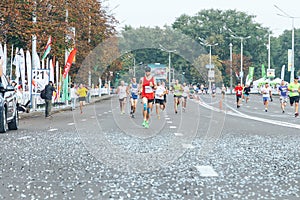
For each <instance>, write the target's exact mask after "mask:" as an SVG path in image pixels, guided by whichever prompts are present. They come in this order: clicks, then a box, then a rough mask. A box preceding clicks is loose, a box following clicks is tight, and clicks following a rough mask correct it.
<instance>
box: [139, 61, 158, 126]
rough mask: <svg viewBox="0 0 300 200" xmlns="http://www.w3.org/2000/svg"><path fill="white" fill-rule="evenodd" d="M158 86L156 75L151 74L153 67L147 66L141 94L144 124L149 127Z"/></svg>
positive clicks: (141, 81)
mask: <svg viewBox="0 0 300 200" xmlns="http://www.w3.org/2000/svg"><path fill="white" fill-rule="evenodd" d="M155 88H156V81H155V77H153V76H151V68H150V67H149V66H146V68H145V76H144V77H142V78H141V80H140V90H139V91H140V94H141V97H142V103H143V117H144V121H143V124H142V125H143V126H144V127H145V128H149V118H150V110H151V109H152V105H153V102H154V89H155Z"/></svg>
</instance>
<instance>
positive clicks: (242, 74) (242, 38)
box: [231, 35, 251, 85]
mask: <svg viewBox="0 0 300 200" xmlns="http://www.w3.org/2000/svg"><path fill="white" fill-rule="evenodd" d="M231 37H233V38H236V39H240V40H241V71H240V77H241V85H242V84H243V76H244V72H243V40H245V39H249V38H251V36H247V37H239V36H236V35H231Z"/></svg>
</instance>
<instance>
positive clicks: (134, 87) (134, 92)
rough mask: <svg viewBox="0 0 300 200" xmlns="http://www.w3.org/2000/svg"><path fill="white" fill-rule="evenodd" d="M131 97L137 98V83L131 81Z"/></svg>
mask: <svg viewBox="0 0 300 200" xmlns="http://www.w3.org/2000/svg"><path fill="white" fill-rule="evenodd" d="M130 92H131V98H133V99H137V98H138V84H137V83H132V84H131V90H130Z"/></svg>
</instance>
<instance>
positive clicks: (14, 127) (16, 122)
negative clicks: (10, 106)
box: [8, 110, 19, 130]
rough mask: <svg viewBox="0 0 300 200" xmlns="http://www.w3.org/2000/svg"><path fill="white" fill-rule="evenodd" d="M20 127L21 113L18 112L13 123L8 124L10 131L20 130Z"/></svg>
mask: <svg viewBox="0 0 300 200" xmlns="http://www.w3.org/2000/svg"><path fill="white" fill-rule="evenodd" d="M18 127H19V113H18V110H16V111H15V116H14V118H13V119H12V120H11V122H9V123H8V129H9V130H18Z"/></svg>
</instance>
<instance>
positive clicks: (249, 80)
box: [246, 67, 254, 85]
mask: <svg viewBox="0 0 300 200" xmlns="http://www.w3.org/2000/svg"><path fill="white" fill-rule="evenodd" d="M253 75H254V67H249V73H248V75H247V78H246V84H248V85H250V84H251V82H252V81H253Z"/></svg>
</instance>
